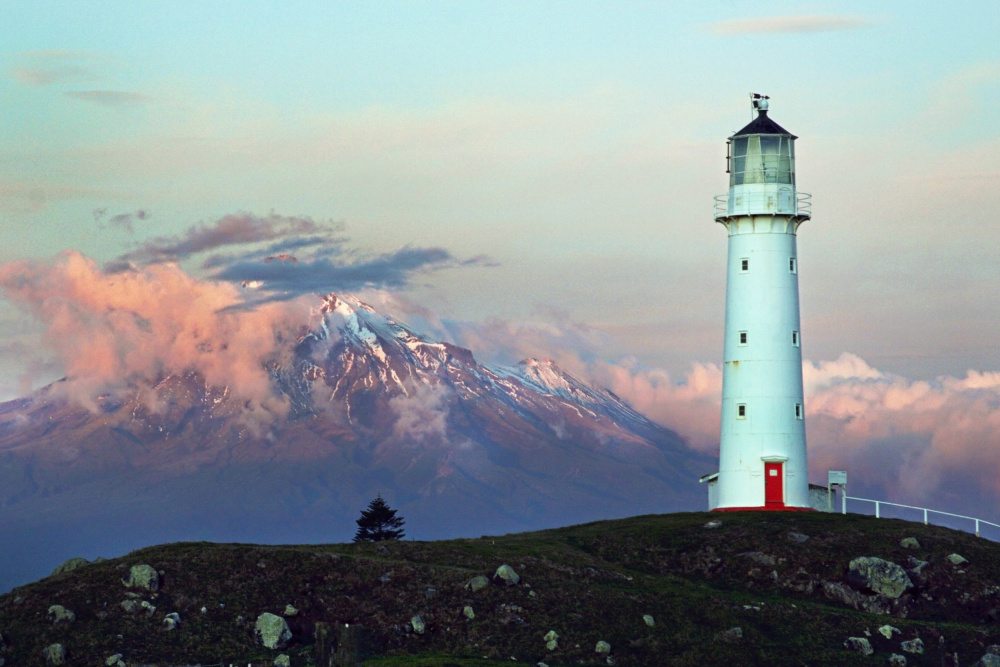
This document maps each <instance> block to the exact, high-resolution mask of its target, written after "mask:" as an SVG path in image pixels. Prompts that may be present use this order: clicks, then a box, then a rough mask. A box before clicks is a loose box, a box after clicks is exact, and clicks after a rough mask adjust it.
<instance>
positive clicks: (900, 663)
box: [889, 653, 906, 667]
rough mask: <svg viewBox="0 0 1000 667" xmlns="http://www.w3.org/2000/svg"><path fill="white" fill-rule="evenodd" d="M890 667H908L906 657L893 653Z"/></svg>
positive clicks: (890, 658)
mask: <svg viewBox="0 0 1000 667" xmlns="http://www.w3.org/2000/svg"><path fill="white" fill-rule="evenodd" d="M889 667H906V656H905V655H900V654H898V653H893V654H892V655H890V656H889Z"/></svg>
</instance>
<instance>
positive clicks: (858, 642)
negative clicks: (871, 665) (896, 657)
mask: <svg viewBox="0 0 1000 667" xmlns="http://www.w3.org/2000/svg"><path fill="white" fill-rule="evenodd" d="M844 648H846V649H848V650H850V651H857V652H858V653H860V654H861V655H871V654H872V653H874V652H875V650H874V649H872V644H871V642H870V641H868V640H867V639H865V638H864V637H848V638H847V641H845V642H844Z"/></svg>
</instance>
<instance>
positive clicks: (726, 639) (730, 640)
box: [715, 626, 743, 644]
mask: <svg viewBox="0 0 1000 667" xmlns="http://www.w3.org/2000/svg"><path fill="white" fill-rule="evenodd" d="M742 640H743V628H741V627H739V626H736V627H735V628H729V629H728V630H723V631H722V632H718V633H716V634H715V641H717V642H722V643H723V644H736V643H737V642H740V641H742Z"/></svg>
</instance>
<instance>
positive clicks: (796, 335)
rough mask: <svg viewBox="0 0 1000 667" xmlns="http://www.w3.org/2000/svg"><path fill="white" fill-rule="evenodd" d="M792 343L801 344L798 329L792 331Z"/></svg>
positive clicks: (795, 345) (794, 344)
mask: <svg viewBox="0 0 1000 667" xmlns="http://www.w3.org/2000/svg"><path fill="white" fill-rule="evenodd" d="M792 345H793V346H794V347H798V346H799V332H798V331H793V332H792Z"/></svg>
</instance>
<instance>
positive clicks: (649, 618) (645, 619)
mask: <svg viewBox="0 0 1000 667" xmlns="http://www.w3.org/2000/svg"><path fill="white" fill-rule="evenodd" d="M642 622H643V623H645V624H646V625H648V626H649V627H653V626H654V625H656V621H654V620H653V617H652V616H650V615H649V614H644V615H643V617H642Z"/></svg>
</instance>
